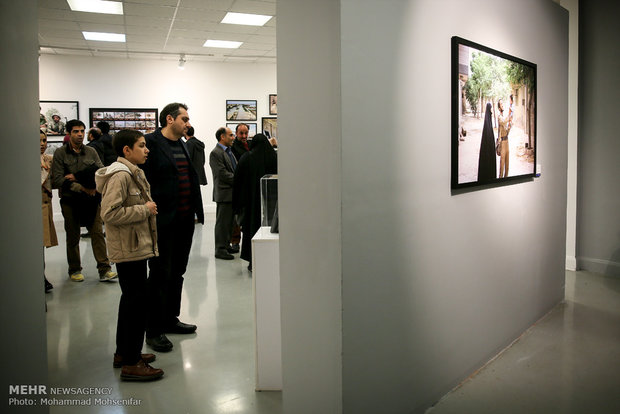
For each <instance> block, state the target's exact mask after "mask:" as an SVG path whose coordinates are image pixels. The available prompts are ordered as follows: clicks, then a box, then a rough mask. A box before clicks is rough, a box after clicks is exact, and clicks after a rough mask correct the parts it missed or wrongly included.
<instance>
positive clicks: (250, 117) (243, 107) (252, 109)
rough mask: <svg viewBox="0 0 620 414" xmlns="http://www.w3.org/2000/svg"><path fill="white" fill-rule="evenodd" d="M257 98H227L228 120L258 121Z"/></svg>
mask: <svg viewBox="0 0 620 414" xmlns="http://www.w3.org/2000/svg"><path fill="white" fill-rule="evenodd" d="M256 113H257V112H256V100H245V101H243V100H228V99H227V100H226V120H227V121H256V120H257V119H258V117H257V115H256Z"/></svg>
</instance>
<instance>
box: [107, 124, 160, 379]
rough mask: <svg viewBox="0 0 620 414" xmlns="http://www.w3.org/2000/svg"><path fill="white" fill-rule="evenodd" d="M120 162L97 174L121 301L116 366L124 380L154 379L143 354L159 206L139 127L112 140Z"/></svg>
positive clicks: (156, 374)
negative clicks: (148, 176) (149, 178)
mask: <svg viewBox="0 0 620 414" xmlns="http://www.w3.org/2000/svg"><path fill="white" fill-rule="evenodd" d="M113 146H114V150H115V151H116V154H117V155H118V159H117V161H116V162H114V163H112V164H111V165H109V166H108V167H104V168H101V169H99V170H98V171H97V173H96V174H95V182H96V183H97V191H99V192H100V193H101V194H102V198H101V218H102V219H103V221H104V222H105V225H106V238H107V241H108V255H109V257H110V260H112V261H114V262H115V263H116V269H117V271H118V279H119V283H120V286H121V292H122V294H121V300H120V304H119V309H118V324H117V327H116V353H115V354H114V364H113V365H114V367H115V368H119V367H122V370H121V379H123V380H126V381H150V380H154V379H157V378H160V377H161V376H162V375H164V371H163V370H161V369H157V368H153V367H151V366H150V365H149V363H150V362H153V361H154V360H155V355H154V354H141V353H140V352H141V350H142V345H143V344H144V333H145V331H146V318H147V314H146V309H147V303H146V298H147V296H146V289H147V285H146V280H147V260H148V259H149V258H150V257H153V256H156V255H158V252H157V227H156V224H155V215H156V214H157V205H156V204H155V203H154V202H153V199H152V198H151V190H150V185H149V183H148V181H147V180H146V177H145V176H144V172H143V171H142V170H141V169H140V168H139V167H138V164H144V162H145V161H146V158H147V156H148V153H149V150H148V148H146V141H145V140H144V136H143V135H142V133H141V132H139V131H134V130H122V131H119V132H118V133H116V135H115V136H114V140H113Z"/></svg>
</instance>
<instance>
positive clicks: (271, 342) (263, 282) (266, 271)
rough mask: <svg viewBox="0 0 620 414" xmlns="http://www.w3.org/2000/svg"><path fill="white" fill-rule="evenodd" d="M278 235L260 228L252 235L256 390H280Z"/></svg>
mask: <svg viewBox="0 0 620 414" xmlns="http://www.w3.org/2000/svg"><path fill="white" fill-rule="evenodd" d="M279 244H280V236H279V235H278V234H274V233H271V232H270V228H269V227H261V228H260V229H259V230H258V231H257V232H256V234H255V235H254V237H253V238H252V287H253V291H254V322H255V324H254V326H255V329H256V391H279V390H282V335H281V331H280V250H279Z"/></svg>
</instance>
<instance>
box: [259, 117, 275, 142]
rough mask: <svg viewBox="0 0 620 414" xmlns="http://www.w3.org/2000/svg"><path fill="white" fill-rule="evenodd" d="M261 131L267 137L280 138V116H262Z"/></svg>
mask: <svg viewBox="0 0 620 414" xmlns="http://www.w3.org/2000/svg"><path fill="white" fill-rule="evenodd" d="M261 126H262V128H261V132H262V133H263V134H265V136H266V137H267V138H278V118H277V117H275V116H264V117H262V118H261Z"/></svg>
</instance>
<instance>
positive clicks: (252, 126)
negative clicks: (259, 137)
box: [226, 122, 258, 139]
mask: <svg viewBox="0 0 620 414" xmlns="http://www.w3.org/2000/svg"><path fill="white" fill-rule="evenodd" d="M239 124H246V125H247V126H248V128H250V130H249V131H248V138H250V139H251V138H252V137H253V136H254V135H256V134H257V133H258V131H257V129H256V122H236V123H232V122H227V123H226V128H230V129H231V130H232V132H233V134H234V133H235V130H236V129H237V125H239Z"/></svg>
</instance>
